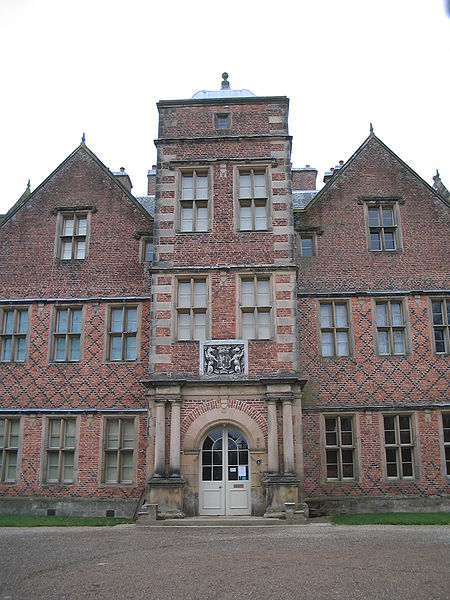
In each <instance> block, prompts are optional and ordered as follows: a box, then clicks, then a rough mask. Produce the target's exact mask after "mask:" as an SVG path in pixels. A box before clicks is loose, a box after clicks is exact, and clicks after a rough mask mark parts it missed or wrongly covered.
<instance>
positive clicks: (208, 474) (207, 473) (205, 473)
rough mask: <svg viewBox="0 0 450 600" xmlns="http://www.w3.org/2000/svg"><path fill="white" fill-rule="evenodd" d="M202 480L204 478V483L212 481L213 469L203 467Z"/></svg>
mask: <svg viewBox="0 0 450 600" xmlns="http://www.w3.org/2000/svg"><path fill="white" fill-rule="evenodd" d="M202 478H203V481H211V468H210V467H203V472H202Z"/></svg>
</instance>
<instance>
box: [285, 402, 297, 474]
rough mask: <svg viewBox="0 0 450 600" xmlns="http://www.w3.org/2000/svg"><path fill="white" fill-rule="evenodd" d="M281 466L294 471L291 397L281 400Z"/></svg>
mask: <svg viewBox="0 0 450 600" xmlns="http://www.w3.org/2000/svg"><path fill="white" fill-rule="evenodd" d="M283 468H284V472H285V473H293V472H294V431H293V428H292V399H289V400H287V399H286V400H283Z"/></svg>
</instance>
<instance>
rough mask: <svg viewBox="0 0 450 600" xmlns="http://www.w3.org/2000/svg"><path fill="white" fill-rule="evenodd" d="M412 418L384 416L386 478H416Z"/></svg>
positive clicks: (408, 416)
mask: <svg viewBox="0 0 450 600" xmlns="http://www.w3.org/2000/svg"><path fill="white" fill-rule="evenodd" d="M411 417H412V416H411V415H406V414H395V415H394V414H388V415H387V414H386V415H383V429H384V450H385V462H386V477H387V478H388V479H413V478H414V471H415V468H414V460H415V457H414V436H413V433H414V432H413V424H412V418H411Z"/></svg>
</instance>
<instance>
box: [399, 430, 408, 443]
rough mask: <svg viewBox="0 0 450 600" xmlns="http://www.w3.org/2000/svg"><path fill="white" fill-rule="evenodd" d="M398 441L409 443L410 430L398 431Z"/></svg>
mask: <svg viewBox="0 0 450 600" xmlns="http://www.w3.org/2000/svg"><path fill="white" fill-rule="evenodd" d="M400 443H401V444H410V443H411V432H410V431H409V430H404V431H400Z"/></svg>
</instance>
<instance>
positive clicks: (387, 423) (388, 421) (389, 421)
mask: <svg viewBox="0 0 450 600" xmlns="http://www.w3.org/2000/svg"><path fill="white" fill-rule="evenodd" d="M390 429H394V417H389V416H385V417H384V430H385V431H387V430H390Z"/></svg>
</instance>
